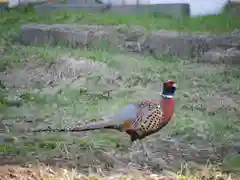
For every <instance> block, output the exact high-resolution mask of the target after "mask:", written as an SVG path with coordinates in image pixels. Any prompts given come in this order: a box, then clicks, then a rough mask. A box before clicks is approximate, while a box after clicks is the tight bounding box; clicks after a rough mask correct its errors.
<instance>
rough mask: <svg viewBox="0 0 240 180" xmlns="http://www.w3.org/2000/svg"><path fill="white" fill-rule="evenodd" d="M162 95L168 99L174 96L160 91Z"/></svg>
mask: <svg viewBox="0 0 240 180" xmlns="http://www.w3.org/2000/svg"><path fill="white" fill-rule="evenodd" d="M160 96H162V97H163V98H166V99H171V98H173V96H172V95H165V94H163V93H160Z"/></svg>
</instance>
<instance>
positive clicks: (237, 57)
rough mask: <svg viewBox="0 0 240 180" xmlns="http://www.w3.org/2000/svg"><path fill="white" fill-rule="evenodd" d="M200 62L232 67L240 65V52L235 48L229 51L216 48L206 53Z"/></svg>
mask: <svg viewBox="0 0 240 180" xmlns="http://www.w3.org/2000/svg"><path fill="white" fill-rule="evenodd" d="M199 62H204V63H212V64H230V65H236V64H240V51H239V50H236V49H235V48H231V49H228V50H223V49H220V48H216V49H214V50H210V51H208V52H206V53H204V55H203V56H202V58H201V59H200V60H199Z"/></svg>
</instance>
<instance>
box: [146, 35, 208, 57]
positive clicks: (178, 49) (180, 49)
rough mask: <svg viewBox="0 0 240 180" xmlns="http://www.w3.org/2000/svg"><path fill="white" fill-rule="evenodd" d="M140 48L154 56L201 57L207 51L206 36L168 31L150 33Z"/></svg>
mask: <svg viewBox="0 0 240 180" xmlns="http://www.w3.org/2000/svg"><path fill="white" fill-rule="evenodd" d="M142 46H143V47H144V49H145V50H146V49H147V50H148V51H149V52H150V53H152V54H154V55H156V56H162V55H172V56H178V57H182V58H185V57H196V56H201V55H202V53H203V52H205V51H207V50H209V48H208V43H207V36H200V35H191V34H185V33H180V32H169V31H157V32H152V33H151V34H150V35H149V36H148V38H147V39H146V41H145V42H144V43H143V44H142Z"/></svg>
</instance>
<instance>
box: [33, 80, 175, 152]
mask: <svg viewBox="0 0 240 180" xmlns="http://www.w3.org/2000/svg"><path fill="white" fill-rule="evenodd" d="M175 91H176V83H175V82H174V81H171V80H168V81H166V82H164V83H163V89H162V93H161V94H160V98H159V99H158V100H143V101H141V102H139V103H136V104H129V105H128V106H127V107H125V108H123V109H122V110H120V111H119V112H118V113H117V114H116V115H115V117H114V118H113V119H112V120H105V121H100V122H94V123H90V124H87V125H83V126H80V127H74V128H65V129H51V128H47V129H39V130H34V131H33V132H43V131H51V132H67V131H69V132H82V131H91V130H97V129H115V130H118V131H121V132H126V133H127V134H128V135H129V136H130V139H131V142H132V143H133V142H134V141H136V140H140V141H141V144H142V147H143V149H144V151H145V153H146V155H147V156H149V151H148V149H147V147H146V145H145V144H144V143H142V139H144V138H145V137H147V136H149V135H152V134H154V133H156V132H158V131H159V130H160V129H162V128H163V127H164V126H166V125H167V124H168V123H169V121H170V120H171V119H172V116H173V113H174V106H175V100H174V98H173V96H174V93H175Z"/></svg>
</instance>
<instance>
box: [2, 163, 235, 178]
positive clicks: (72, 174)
mask: <svg viewBox="0 0 240 180" xmlns="http://www.w3.org/2000/svg"><path fill="white" fill-rule="evenodd" d="M99 172H101V170H100V169H99ZM100 174H101V175H99V173H98V174H91V173H90V175H88V176H87V175H84V174H81V173H79V172H78V171H77V170H76V169H71V170H69V169H64V168H56V167H55V168H51V167H50V166H45V165H42V164H41V165H40V164H39V165H37V166H36V165H34V166H33V165H31V164H28V165H24V166H14V165H5V166H1V167H0V178H1V180H15V179H19V180H20V179H21V180H238V179H239V177H237V176H231V175H227V174H224V173H221V172H217V171H214V170H209V169H207V168H206V169H204V170H202V171H200V172H198V173H196V174H195V175H190V174H189V175H188V176H185V175H181V174H179V173H177V174H170V175H168V176H166V175H165V176H164V175H157V174H153V173H151V172H150V171H139V170H127V169H121V170H118V172H113V173H111V175H104V173H100Z"/></svg>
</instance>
